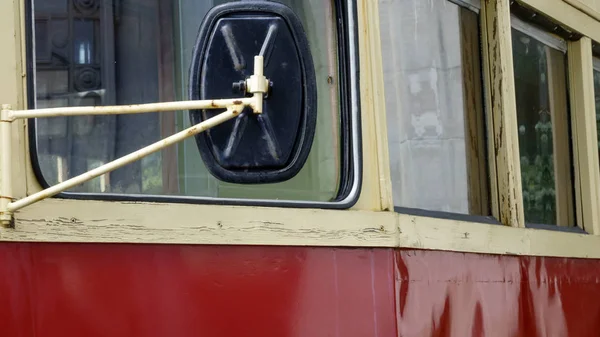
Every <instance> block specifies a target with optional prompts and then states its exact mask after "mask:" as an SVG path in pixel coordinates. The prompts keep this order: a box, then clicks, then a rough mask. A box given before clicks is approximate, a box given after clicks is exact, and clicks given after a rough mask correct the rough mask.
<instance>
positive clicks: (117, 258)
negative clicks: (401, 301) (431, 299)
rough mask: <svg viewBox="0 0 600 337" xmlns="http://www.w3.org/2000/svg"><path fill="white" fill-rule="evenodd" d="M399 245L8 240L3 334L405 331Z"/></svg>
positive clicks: (0, 250) (0, 273)
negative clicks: (397, 292) (397, 307)
mask: <svg viewBox="0 0 600 337" xmlns="http://www.w3.org/2000/svg"><path fill="white" fill-rule="evenodd" d="M393 258H394V257H393V250H391V249H384V250H369V249H334V248H290V247H288V248H286V247H223V246H222V247H214V246H213V247H211V246H167V245H108V244H107V245H96V244H95V245H89V244H33V243H28V244H8V243H2V244H0V336H27V337H29V336H37V337H50V336H60V337H65V336H86V337H91V336H114V337H117V336H136V337H143V336H203V337H204V336H206V337H210V336H215V337H217V336H218V337H227V336H232V337H233V336H235V337H245V336H257V337H258V336H260V337H269V336H273V337H275V336H277V337H283V336H311V337H312V336H381V337H392V336H396V325H395V315H394V292H393V289H394V288H393V283H394V281H393Z"/></svg>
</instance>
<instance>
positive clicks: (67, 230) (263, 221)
mask: <svg viewBox="0 0 600 337" xmlns="http://www.w3.org/2000/svg"><path fill="white" fill-rule="evenodd" d="M15 241H16V242H82V243H91V242H95V243H136V244H139V243H155V244H210V245H277V246H282V245H283V246H326V247H389V248H411V249H431V250H443V251H456V252H469V253H486V254H498V255H528V256H554V257H571V258H595V259H598V258H600V236H595V235H585V234H577V233H567V232H559V231H549V230H541V229H530V228H513V227H508V226H501V225H491V224H484V223H477V222H465V221H458V220H449V219H438V218H428V217H421V216H413V215H405V214H397V213H393V212H375V211H348V210H346V211H334V210H311V209H293V210H291V209H279V208H256V207H238V206H210V205H204V206H201V205H185V204H160V203H156V204H150V203H124V202H123V203H121V202H103V201H79V200H60V199H48V200H44V201H42V202H40V203H38V204H35V205H32V206H30V207H28V208H25V209H23V210H21V211H19V212H18V213H17V215H16V225H15V228H8V229H0V242H15Z"/></svg>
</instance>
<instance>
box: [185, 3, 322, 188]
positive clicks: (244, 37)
mask: <svg viewBox="0 0 600 337" xmlns="http://www.w3.org/2000/svg"><path fill="white" fill-rule="evenodd" d="M255 56H262V58H263V73H264V76H265V77H266V79H267V81H266V82H267V83H268V89H267V93H266V94H264V99H263V103H262V112H261V113H257V112H255V111H254V110H253V109H252V108H250V107H246V108H245V109H244V111H243V112H242V113H241V114H240V115H239V116H237V117H236V118H234V119H232V120H230V121H227V122H225V123H223V124H221V125H218V126H216V127H214V128H212V129H210V130H207V131H206V132H204V133H201V134H199V135H197V136H196V143H197V145H198V149H199V151H200V154H201V156H202V159H203V161H204V163H205V164H206V166H207V168H208V169H209V171H210V172H211V174H212V175H214V176H215V177H216V178H218V179H220V180H223V181H226V182H232V183H241V184H253V183H254V184H255V183H274V182H281V181H284V180H288V179H290V178H292V177H294V176H295V175H296V174H297V173H298V172H299V171H300V169H301V168H302V166H303V165H304V163H305V162H306V159H307V157H308V154H309V152H310V148H311V145H312V142H313V138H314V133H315V127H316V113H317V92H316V81H315V73H314V66H313V61H312V56H311V54H310V49H309V46H308V39H307V37H306V33H305V31H304V29H303V27H302V24H301V22H300V19H299V18H298V17H297V16H296V15H295V14H294V12H293V11H292V10H291V9H290V8H289V7H287V6H285V5H282V4H279V3H275V2H270V1H241V2H233V3H227V4H224V5H219V6H216V7H214V8H213V9H212V10H211V11H210V12H209V13H208V14H207V15H206V17H205V18H204V21H203V23H202V25H201V27H200V31H199V34H198V38H197V40H196V45H195V48H194V53H193V57H192V65H191V67H190V83H189V88H190V92H189V94H190V99H192V100H205V99H221V98H238V97H239V98H243V97H250V96H251V95H252V94H251V93H249V92H248V88H247V83H248V82H247V80H248V79H249V78H250V77H251V76H252V75H253V72H254V60H255ZM221 112H223V110H222V109H221V110H219V109H216V110H208V109H207V110H194V111H190V119H191V122H192V124H197V123H200V122H202V121H204V120H206V119H208V118H210V117H213V116H215V115H216V114H219V113H221Z"/></svg>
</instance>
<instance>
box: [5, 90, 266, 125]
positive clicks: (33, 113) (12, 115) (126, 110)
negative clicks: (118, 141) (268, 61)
mask: <svg viewBox="0 0 600 337" xmlns="http://www.w3.org/2000/svg"><path fill="white" fill-rule="evenodd" d="M256 96H258V95H256ZM255 100H256V98H255V97H244V98H232V99H214V100H200V101H179V102H163V103H148V104H133V105H112V106H82V107H63V108H47V109H35V110H12V111H10V110H9V111H8V115H7V116H6V118H7V119H8V120H11V121H12V120H16V119H25V118H43V117H58V116H84V115H121V114H136V113H145V112H163V111H178V110H195V109H218V108H227V107H230V106H232V105H243V106H248V105H254V104H253V103H254V102H255Z"/></svg>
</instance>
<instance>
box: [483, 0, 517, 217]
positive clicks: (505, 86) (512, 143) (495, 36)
mask: <svg viewBox="0 0 600 337" xmlns="http://www.w3.org/2000/svg"><path fill="white" fill-rule="evenodd" d="M483 3H484V6H483V8H482V16H484V18H483V20H484V22H485V26H484V27H483V29H484V36H485V38H484V40H485V41H486V45H485V46H484V47H483V48H484V51H485V52H484V55H485V57H486V58H487V59H486V60H485V61H486V62H485V65H486V66H487V67H486V69H485V72H486V79H487V82H488V85H489V89H488V90H489V93H490V95H489V96H490V97H489V101H488V102H489V103H490V106H489V107H488V109H489V110H488V111H489V112H490V115H491V116H490V117H491V118H490V119H489V122H490V123H491V125H489V129H490V131H491V134H490V136H491V137H490V138H491V141H492V142H493V149H492V150H493V152H492V158H493V160H494V161H495V165H496V177H495V178H496V181H495V182H492V187H493V189H492V190H494V189H495V190H496V192H497V200H498V205H497V206H498V210H497V211H494V213H496V212H497V214H498V215H499V220H500V222H501V223H502V224H503V225H506V226H513V227H525V216H524V212H523V194H522V193H523V191H522V189H521V188H522V187H521V166H520V160H519V139H518V134H517V105H516V97H515V83H514V82H515V79H514V69H513V59H512V40H511V25H510V0H487V1H484V2H483ZM492 178H494V177H492Z"/></svg>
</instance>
